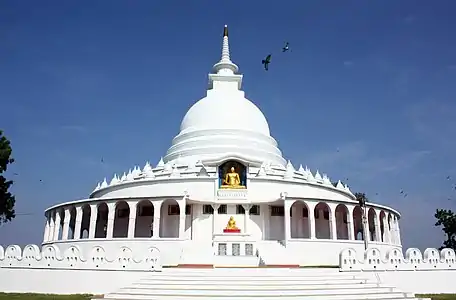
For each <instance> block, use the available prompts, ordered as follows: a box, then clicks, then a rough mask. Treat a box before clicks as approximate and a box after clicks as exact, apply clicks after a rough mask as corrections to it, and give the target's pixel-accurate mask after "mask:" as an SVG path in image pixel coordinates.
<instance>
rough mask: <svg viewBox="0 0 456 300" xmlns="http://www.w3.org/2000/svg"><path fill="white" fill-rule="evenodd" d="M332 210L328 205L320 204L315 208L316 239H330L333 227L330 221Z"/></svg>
mask: <svg viewBox="0 0 456 300" xmlns="http://www.w3.org/2000/svg"><path fill="white" fill-rule="evenodd" d="M329 215H330V209H329V206H328V204H326V203H324V202H320V203H318V204H317V206H315V210H314V216H315V237H316V238H317V239H330V238H331V226H330V221H329Z"/></svg>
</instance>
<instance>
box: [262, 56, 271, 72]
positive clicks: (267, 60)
mask: <svg viewBox="0 0 456 300" xmlns="http://www.w3.org/2000/svg"><path fill="white" fill-rule="evenodd" d="M261 63H262V64H263V65H264V69H265V70H266V71H267V70H269V64H270V63H271V54H269V55H268V56H266V58H265V59H263V60H262V61H261Z"/></svg>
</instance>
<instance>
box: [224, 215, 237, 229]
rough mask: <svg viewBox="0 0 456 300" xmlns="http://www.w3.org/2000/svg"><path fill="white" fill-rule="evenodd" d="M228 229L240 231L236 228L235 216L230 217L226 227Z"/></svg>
mask: <svg viewBox="0 0 456 300" xmlns="http://www.w3.org/2000/svg"><path fill="white" fill-rule="evenodd" d="M226 229H231V230H232V229H238V228H237V227H236V221H235V220H234V218H233V216H231V217H230V219H229V220H228V224H227V225H226Z"/></svg>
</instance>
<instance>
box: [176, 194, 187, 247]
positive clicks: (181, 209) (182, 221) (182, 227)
mask: <svg viewBox="0 0 456 300" xmlns="http://www.w3.org/2000/svg"><path fill="white" fill-rule="evenodd" d="M187 198H188V196H184V197H183V198H182V199H181V200H179V201H177V203H178V204H179V238H180V239H183V238H184V237H185V206H186V205H187Z"/></svg>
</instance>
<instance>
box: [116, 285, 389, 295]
mask: <svg viewBox="0 0 456 300" xmlns="http://www.w3.org/2000/svg"><path fill="white" fill-rule="evenodd" d="M278 289H280V290H281V291H294V290H297V291H306V293H307V292H313V291H325V292H327V291H341V290H343V291H346V290H356V289H363V290H369V289H377V290H381V291H386V292H392V291H395V288H394V287H392V286H386V285H385V286H383V285H379V284H376V283H369V284H345V285H344V284H340V285H333V284H328V285H324V284H321V285H296V284H286V283H283V284H268V285H254V284H252V283H250V284H244V285H229V286H227V285H223V284H222V285H215V284H214V285H193V284H153V285H146V286H144V285H141V284H134V285H132V286H131V287H127V288H122V289H121V290H120V291H121V292H122V293H126V292H130V291H132V292H134V293H140V292H141V293H142V292H145V293H146V294H147V293H149V291H152V292H155V291H159V290H173V291H180V290H184V291H188V290H193V291H194V290H198V291H270V290H278ZM331 293H332V292H331Z"/></svg>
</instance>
